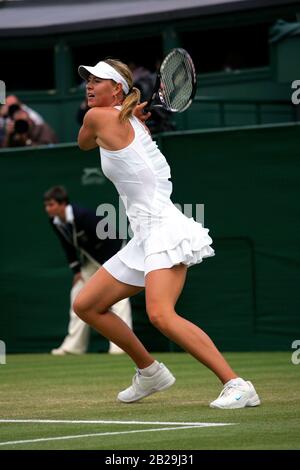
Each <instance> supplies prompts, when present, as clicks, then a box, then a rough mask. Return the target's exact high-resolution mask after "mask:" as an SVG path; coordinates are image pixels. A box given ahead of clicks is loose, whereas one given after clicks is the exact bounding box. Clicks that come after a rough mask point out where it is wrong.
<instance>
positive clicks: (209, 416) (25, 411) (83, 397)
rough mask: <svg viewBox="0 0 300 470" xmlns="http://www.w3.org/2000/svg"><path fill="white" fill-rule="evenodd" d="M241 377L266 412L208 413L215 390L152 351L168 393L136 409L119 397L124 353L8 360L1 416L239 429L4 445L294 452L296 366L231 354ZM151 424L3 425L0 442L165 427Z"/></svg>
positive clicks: (265, 356) (176, 360)
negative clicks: (169, 381) (170, 376)
mask: <svg viewBox="0 0 300 470" xmlns="http://www.w3.org/2000/svg"><path fill="white" fill-rule="evenodd" d="M225 356H226V358H227V359H228V360H229V362H230V364H231V365H232V367H233V368H234V369H235V370H236V371H238V373H239V374H240V375H241V376H242V377H244V378H246V379H250V380H252V381H253V383H254V384H255V387H256V389H257V391H258V393H259V395H260V397H261V399H262V402H263V403H262V406H260V407H256V408H247V409H242V410H213V409H210V408H209V407H208V403H209V402H210V401H212V400H213V399H215V398H216V396H217V395H218V394H219V392H220V390H221V386H220V384H219V382H218V380H217V379H216V377H215V376H214V375H213V374H212V373H211V372H210V371H209V370H208V369H206V368H205V367H203V366H202V365H201V364H198V363H197V362H196V361H195V360H194V359H192V358H191V357H189V356H188V355H187V354H184V353H168V354H162V353H160V354H157V355H156V357H157V359H158V360H160V361H163V362H164V363H165V364H166V365H168V367H169V368H170V369H171V370H172V372H173V373H174V374H175V376H176V378H177V381H176V383H175V385H174V386H173V387H171V388H170V389H169V390H167V391H165V392H162V393H157V394H154V395H151V396H150V397H148V398H146V399H144V400H143V401H141V402H139V403H135V404H130V405H126V404H122V403H119V402H117V401H116V395H117V393H118V391H120V390H122V389H123V388H125V387H127V386H128V385H129V384H130V382H131V378H132V375H133V373H134V369H133V365H132V362H131V361H130V360H129V358H128V357H126V356H123V355H122V356H111V355H107V354H89V355H85V356H79V357H76V356H66V357H52V356H50V355H42V354H40V355H11V356H8V357H7V364H6V365H0V409H1V416H0V418H1V419H70V420H121V421H122V420H123V421H130V420H137V421H160V422H161V421H170V422H173V421H174V422H207V423H210V422H218V423H235V424H234V425H232V426H224V427H206V428H194V429H176V430H170V431H163V430H162V431H155V432H140V433H131V434H114V435H106V436H105V435H104V436H95V437H80V438H78V439H69V440H49V441H45V442H34V443H23V444H21V443H19V444H13V445H4V446H0V450H4V449H105V450H111V449H113V450H121V449H130V450H140V449H145V450H155V449H158V450H168V449H177V450H182V449H187V450H197V449H300V394H299V383H300V381H299V379H300V365H298V366H296V365H293V364H292V363H291V354H289V353H281V352H280V353H279V352H278V353H274V352H272V353H228V354H226V355H225ZM161 427H167V426H163V425H161V426H159V425H154V424H150V425H149V424H144V425H142V424H135V425H133V424H115V423H114V424H87V423H83V424H74V423H72V424H52V423H51V424H45V423H43V424H41V423H22V424H20V423H0V443H3V442H7V441H18V440H24V439H25V440H30V439H39V438H51V437H59V436H71V435H72V436H74V435H82V434H93V433H102V432H103V433H104V432H116V433H118V432H120V431H123V432H124V431H129V430H137V429H140V430H145V429H150V428H161Z"/></svg>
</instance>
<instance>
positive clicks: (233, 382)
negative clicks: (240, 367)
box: [224, 377, 245, 386]
mask: <svg viewBox="0 0 300 470" xmlns="http://www.w3.org/2000/svg"><path fill="white" fill-rule="evenodd" d="M244 383H245V380H244V379H242V378H241V377H236V378H235V379H231V380H229V381H228V382H226V384H224V386H225V385H244Z"/></svg>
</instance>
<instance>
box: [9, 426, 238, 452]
mask: <svg viewBox="0 0 300 470" xmlns="http://www.w3.org/2000/svg"><path fill="white" fill-rule="evenodd" d="M230 424H233V423H212V424H208V423H203V424H202V425H201V424H199V425H197V426H195V425H193V426H176V427H168V428H152V429H136V430H134V431H115V432H99V433H93V434H79V435H78V434H77V435H73V436H60V437H43V438H40V439H26V440H22V441H6V442H0V446H6V445H15V444H30V443H34V442H46V441H63V440H67V439H80V438H84V437H98V436H113V435H119V434H134V433H138V432H154V431H173V430H176V429H177V430H178V429H195V428H201V427H208V426H228V425H230Z"/></svg>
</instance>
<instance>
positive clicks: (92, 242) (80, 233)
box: [50, 204, 123, 274]
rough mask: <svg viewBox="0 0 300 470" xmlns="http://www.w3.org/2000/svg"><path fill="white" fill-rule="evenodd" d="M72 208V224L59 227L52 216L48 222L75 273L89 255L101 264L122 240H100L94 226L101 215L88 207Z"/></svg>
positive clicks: (113, 253) (119, 246)
mask: <svg viewBox="0 0 300 470" xmlns="http://www.w3.org/2000/svg"><path fill="white" fill-rule="evenodd" d="M72 209H73V213H74V222H73V223H72V224H71V223H68V224H66V225H67V227H61V226H60V225H57V224H55V223H54V219H53V218H50V223H51V226H52V228H53V230H54V232H55V233H56V235H57V236H58V238H59V240H60V242H61V245H62V247H63V249H64V251H65V254H66V257H67V260H68V262H69V266H70V268H71V269H72V271H73V273H74V274H76V273H78V272H80V268H81V266H82V264H83V263H84V261H85V260H86V259H88V258H89V257H90V258H92V259H93V260H95V261H97V262H98V263H100V264H103V263H104V262H105V261H107V260H108V259H109V258H111V257H112V256H113V255H115V254H116V253H117V252H118V251H119V250H120V248H121V246H122V244H123V240H120V239H118V238H117V239H109V238H106V239H104V240H100V239H99V238H98V237H97V233H96V227H97V224H98V223H99V222H100V220H101V219H103V217H100V216H97V215H96V214H95V213H94V212H93V211H92V210H90V209H85V208H82V207H78V206H76V205H73V204H72ZM117 236H118V234H117ZM85 253H87V254H88V256H86V254H85Z"/></svg>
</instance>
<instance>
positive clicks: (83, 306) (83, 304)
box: [73, 292, 90, 320]
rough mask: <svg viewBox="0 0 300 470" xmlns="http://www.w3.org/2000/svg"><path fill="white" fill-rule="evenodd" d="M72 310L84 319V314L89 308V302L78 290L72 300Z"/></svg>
mask: <svg viewBox="0 0 300 470" xmlns="http://www.w3.org/2000/svg"><path fill="white" fill-rule="evenodd" d="M73 310H74V312H75V313H76V315H77V316H78V317H79V318H81V319H82V320H84V317H85V315H86V314H87V313H88V311H89V310H90V305H89V302H88V301H87V300H86V298H85V296H84V295H82V294H81V293H80V292H79V294H78V295H77V296H76V297H75V300H74V302H73Z"/></svg>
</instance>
